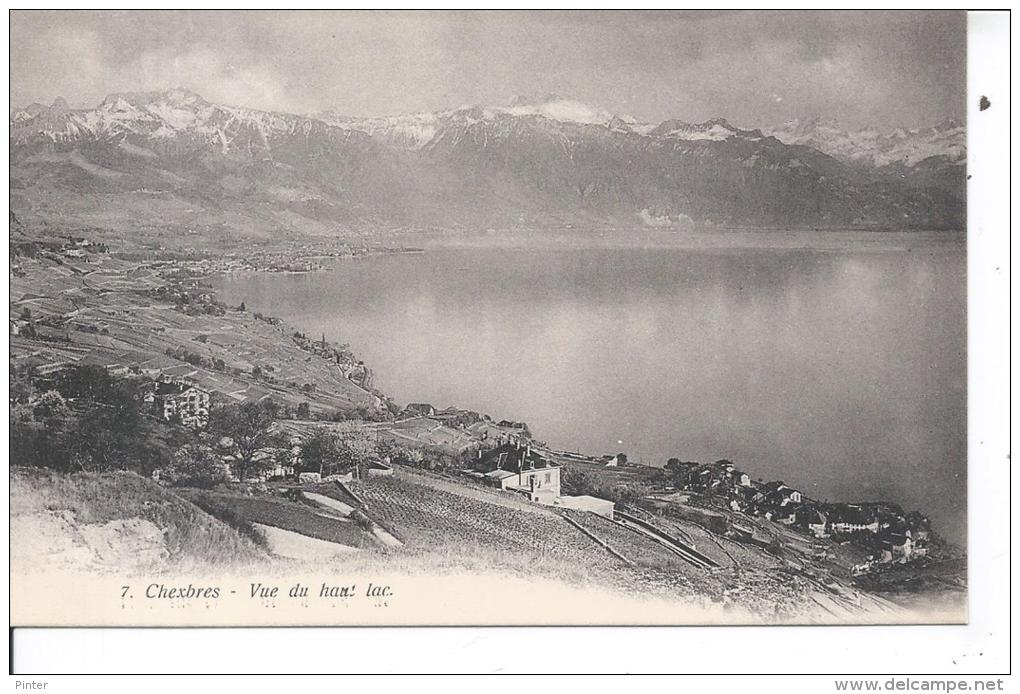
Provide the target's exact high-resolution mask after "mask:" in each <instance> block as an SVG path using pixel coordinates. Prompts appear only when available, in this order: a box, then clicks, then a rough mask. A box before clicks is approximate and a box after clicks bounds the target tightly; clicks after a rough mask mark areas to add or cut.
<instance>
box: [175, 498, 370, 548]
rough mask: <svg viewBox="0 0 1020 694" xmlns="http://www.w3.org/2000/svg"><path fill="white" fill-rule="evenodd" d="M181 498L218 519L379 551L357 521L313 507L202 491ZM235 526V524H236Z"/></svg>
mask: <svg viewBox="0 0 1020 694" xmlns="http://www.w3.org/2000/svg"><path fill="white" fill-rule="evenodd" d="M181 495H182V496H184V497H185V498H187V499H188V500H190V501H191V502H192V503H194V504H195V505H196V506H198V507H199V508H202V509H204V510H205V511H207V512H209V513H211V514H212V515H214V516H216V517H217V518H223V519H225V520H226V519H227V518H228V517H230V518H231V519H232V520H233V521H234V522H236V521H240V522H243V523H249V524H250V523H261V524H262V525H271V526H273V527H276V528H282V529H283V530H289V531H291V532H295V533H299V534H301V535H306V536H308V537H314V538H315V539H318V540H325V541H327V542H336V543H339V544H342V545H347V546H349V547H360V548H369V547H375V546H376V543H374V542H373V541H372V539H371V536H370V535H369V534H368V533H366V532H364V531H363V530H362V529H361V528H360V527H358V525H357V524H356V523H355V522H354V521H349V520H340V519H339V518H329V517H326V516H325V515H324V514H323V513H322V512H316V510H315V509H313V508H311V507H310V506H307V505H304V504H299V503H295V502H293V501H286V500H283V499H279V498H268V497H246V496H240V495H237V494H226V493H220V492H209V491H203V490H199V489H185V490H181ZM232 524H233V523H232Z"/></svg>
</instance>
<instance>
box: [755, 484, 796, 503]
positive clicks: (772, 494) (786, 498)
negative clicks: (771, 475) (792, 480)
mask: <svg viewBox="0 0 1020 694" xmlns="http://www.w3.org/2000/svg"><path fill="white" fill-rule="evenodd" d="M762 492H763V494H764V497H765V503H766V504H767V505H769V506H786V505H787V504H790V503H793V504H799V503H801V502H802V501H803V500H804V497H803V496H802V495H801V493H800V492H798V491H797V490H796V489H792V488H790V487H788V486H786V483H785V482H769V483H768V484H766V485H765V487H764V489H763V490H762Z"/></svg>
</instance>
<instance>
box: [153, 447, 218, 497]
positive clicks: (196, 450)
mask: <svg viewBox="0 0 1020 694" xmlns="http://www.w3.org/2000/svg"><path fill="white" fill-rule="evenodd" d="M159 472H160V474H159V479H160V481H161V482H165V483H167V484H170V485H173V486H175V487H200V488H202V489H209V488H211V487H214V486H216V485H217V484H220V483H222V482H226V481H227V480H229V479H230V474H229V469H228V468H227V466H226V464H224V462H223V459H222V458H220V457H219V456H218V455H216V452H215V451H213V450H212V449H211V448H210V447H209V446H204V445H201V444H188V445H185V446H182V447H181V448H179V449H177V450H176V451H175V452H174V454H173V456H172V457H171V459H170V463H169V464H168V465H167V466H166V467H164V468H161V469H160V471H159Z"/></svg>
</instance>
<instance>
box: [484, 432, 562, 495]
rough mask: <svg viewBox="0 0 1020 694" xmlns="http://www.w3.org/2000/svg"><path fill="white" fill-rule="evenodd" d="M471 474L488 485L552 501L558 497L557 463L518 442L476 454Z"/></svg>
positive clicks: (558, 472)
mask: <svg viewBox="0 0 1020 694" xmlns="http://www.w3.org/2000/svg"><path fill="white" fill-rule="evenodd" d="M479 456H480V457H479V458H478V460H476V461H475V463H474V465H473V466H472V471H471V473H472V474H473V475H475V476H478V477H481V478H482V479H484V480H485V481H486V482H487V483H488V484H491V485H493V486H496V487H499V488H500V489H506V490H508V491H514V492H519V493H521V494H524V496H526V497H528V498H529V499H530V500H531V501H537V502H539V503H543V504H552V503H553V502H554V500H555V499H556V498H558V497H559V496H560V466H559V465H556V464H555V463H553V462H552V461H551V460H549V459H548V458H546V457H545V456H544V455H542V454H541V453H539V452H538V451H536V450H535V449H533V448H532V447H531V446H530V445H527V444H524V443H522V442H521V441H519V440H518V441H516V442H514V443H506V444H503V445H502V446H499V447H497V448H494V449H492V450H491V451H489V452H488V453H484V454H482V453H481V452H480V453H479Z"/></svg>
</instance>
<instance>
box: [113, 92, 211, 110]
mask: <svg viewBox="0 0 1020 694" xmlns="http://www.w3.org/2000/svg"><path fill="white" fill-rule="evenodd" d="M118 102H123V103H126V104H130V105H132V106H148V105H151V104H167V105H169V106H174V107H177V108H186V107H194V106H202V105H206V104H207V102H206V100H205V99H203V98H202V97H201V96H199V95H198V94H196V93H195V92H193V91H191V90H190V89H185V88H183V87H174V88H172V89H164V90H161V91H152V92H116V93H113V94H109V95H107V97H106V98H105V99H103V102H102V104H100V106H101V107H102V106H110V105H114V104H117V103H118Z"/></svg>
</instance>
